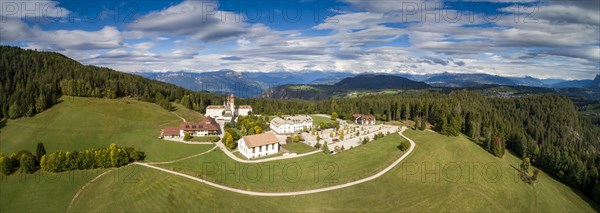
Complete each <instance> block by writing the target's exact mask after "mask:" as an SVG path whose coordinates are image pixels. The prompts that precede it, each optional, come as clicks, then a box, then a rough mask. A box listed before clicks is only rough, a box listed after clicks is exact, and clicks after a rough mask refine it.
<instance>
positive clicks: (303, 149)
mask: <svg viewBox="0 0 600 213" xmlns="http://www.w3.org/2000/svg"><path fill="white" fill-rule="evenodd" d="M282 147H283V148H284V149H286V150H288V151H290V152H292V153H296V154H302V153H307V152H312V151H315V147H312V146H309V145H306V144H305V143H288V144H284V145H283V146H282Z"/></svg>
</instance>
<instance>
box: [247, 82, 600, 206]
mask: <svg viewBox="0 0 600 213" xmlns="http://www.w3.org/2000/svg"><path fill="white" fill-rule="evenodd" d="M240 102H241V103H242V104H249V105H252V107H253V109H254V112H256V113H258V114H278V113H284V114H303V113H325V114H330V113H331V112H337V114H339V116H340V118H343V119H350V118H351V115H352V113H369V114H374V115H375V116H376V117H377V119H378V120H382V121H395V120H398V121H399V120H414V121H421V120H422V121H427V122H429V123H431V124H432V125H433V126H434V129H435V130H436V131H439V132H440V133H442V134H445V135H451V136H456V135H458V134H461V133H462V134H465V135H467V136H468V137H470V138H471V139H473V140H474V141H476V142H477V143H479V144H480V145H481V146H482V147H483V148H484V149H486V150H488V151H489V152H490V153H492V154H494V155H496V156H498V157H502V156H503V155H504V152H505V148H507V149H509V150H511V151H513V152H514V153H516V154H517V155H519V156H520V157H529V158H530V159H531V160H532V163H533V164H534V165H536V166H539V167H541V168H543V169H544V170H545V171H547V172H548V173H550V174H552V175H554V176H555V177H557V178H558V179H560V180H562V181H563V182H565V183H567V184H569V185H571V186H574V187H576V188H578V189H580V190H582V191H584V192H585V193H586V194H588V195H589V196H591V197H593V198H594V200H596V201H600V183H599V180H600V175H599V169H600V128H599V127H597V126H595V125H593V124H592V123H591V121H590V120H589V119H587V118H584V117H583V116H582V115H581V114H580V113H579V112H578V111H577V108H576V107H575V105H574V104H573V103H572V102H571V101H570V100H569V99H568V98H566V97H564V96H559V95H554V94H543V95H532V96H527V97H521V98H491V97H485V96H483V95H481V94H480V93H477V92H472V91H466V90H464V91H454V92H451V93H449V94H442V93H426V94H420V95H407V96H389V95H373V96H366V97H361V98H347V99H330V100H324V101H316V102H310V101H303V100H272V99H242V100H240Z"/></svg>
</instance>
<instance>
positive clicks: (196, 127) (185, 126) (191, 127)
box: [179, 122, 219, 131]
mask: <svg viewBox="0 0 600 213" xmlns="http://www.w3.org/2000/svg"><path fill="white" fill-rule="evenodd" d="M179 129H181V130H184V131H217V130H219V127H217V125H215V124H214V123H209V124H207V123H191V122H187V123H185V122H184V123H180V124H179Z"/></svg>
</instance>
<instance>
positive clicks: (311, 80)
mask: <svg viewBox="0 0 600 213" xmlns="http://www.w3.org/2000/svg"><path fill="white" fill-rule="evenodd" d="M137 74H138V75H141V76H144V77H146V78H150V79H154V80H159V81H163V82H167V83H172V84H175V85H178V86H181V87H184V88H187V89H191V90H196V91H203V90H205V91H209V92H213V93H221V94H229V93H233V94H235V95H236V96H238V97H244V98H249V97H258V96H260V95H261V94H263V92H264V91H265V90H267V89H269V88H275V87H278V86H281V85H286V84H311V85H315V86H314V87H322V86H323V85H335V84H336V83H338V82H342V81H344V80H346V79H347V78H349V77H355V76H357V75H363V74H355V73H349V72H324V71H303V72H237V71H232V70H219V71H214V72H203V73H196V72H184V71H179V72H160V73H156V72H145V73H144V72H142V73H137ZM381 75H387V76H398V77H403V78H405V79H408V80H412V81H417V82H424V83H426V84H428V85H431V86H433V87H479V86H483V85H505V86H527V87H544V88H557V89H558V88H580V89H589V88H600V87H599V86H598V85H599V84H598V83H597V82H598V81H600V80H599V79H598V78H599V77H596V80H563V79H538V78H534V77H530V76H526V77H508V76H498V75H490V74H483V73H473V74H467V73H438V74H425V75H415V74H405V73H399V74H381ZM369 82H373V80H370V81H369ZM595 82H596V83H595ZM342 85H343V84H342ZM372 86H375V87H385V86H384V85H381V84H378V83H375V84H374V85H371V86H370V87H372Z"/></svg>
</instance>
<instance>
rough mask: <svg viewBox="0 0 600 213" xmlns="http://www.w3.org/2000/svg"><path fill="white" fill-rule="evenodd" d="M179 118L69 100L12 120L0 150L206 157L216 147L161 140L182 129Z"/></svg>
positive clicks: (120, 104) (143, 106) (134, 104)
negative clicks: (113, 149) (125, 149)
mask: <svg viewBox="0 0 600 213" xmlns="http://www.w3.org/2000/svg"><path fill="white" fill-rule="evenodd" d="M179 122H181V119H179V118H178V117H177V116H175V115H174V114H172V113H169V112H168V111H167V110H165V109H163V108H161V107H160V106H158V105H156V104H152V103H147V102H141V101H136V100H128V99H116V100H111V99H96V98H76V97H64V98H63V99H62V102H61V103H59V104H57V105H55V106H53V107H52V108H50V109H48V110H47V111H44V112H43V113H40V114H37V115H36V116H34V117H30V118H28V117H26V118H20V119H17V120H9V121H8V122H7V124H6V126H5V127H3V128H2V129H0V141H1V143H0V151H2V152H3V153H5V154H7V153H11V152H17V151H19V150H29V151H31V152H32V153H35V148H36V144H37V143H38V142H43V143H44V145H45V147H46V150H47V151H48V152H54V151H58V150H63V151H72V150H85V149H92V148H98V147H108V146H109V145H110V144H111V143H116V144H117V145H119V146H133V147H136V148H138V149H140V150H142V151H144V152H146V156H147V160H148V161H166V160H173V159H177V158H179V157H182V156H189V155H193V154H196V153H201V152H204V151H206V150H208V149H210V148H212V146H211V145H190V144H183V143H174V142H169V141H164V140H161V139H158V136H159V134H160V129H161V128H163V127H166V126H177V125H178V124H179Z"/></svg>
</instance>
